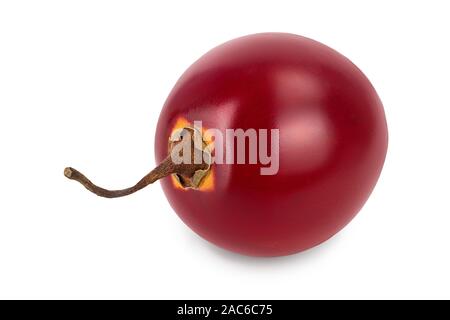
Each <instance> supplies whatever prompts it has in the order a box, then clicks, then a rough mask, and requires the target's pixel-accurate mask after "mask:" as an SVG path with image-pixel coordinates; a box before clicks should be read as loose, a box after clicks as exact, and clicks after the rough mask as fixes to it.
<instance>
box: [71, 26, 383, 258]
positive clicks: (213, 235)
mask: <svg viewBox="0 0 450 320" xmlns="http://www.w3.org/2000/svg"><path fill="white" fill-rule="evenodd" d="M196 120H201V121H202V124H203V126H204V127H205V128H206V129H207V128H217V129H220V130H221V131H223V132H224V131H225V130H226V129H237V128H242V129H244V130H247V129H279V171H278V173H277V174H274V175H261V172H260V168H261V166H262V165H255V164H248V162H247V163H246V164H212V166H211V168H210V169H209V171H208V174H207V176H206V177H205V178H203V180H201V182H200V185H199V186H198V187H197V188H194V189H192V188H183V187H182V184H180V182H179V181H178V180H177V179H175V177H176V176H175V175H172V178H171V179H164V180H162V181H161V183H162V186H163V189H164V192H165V194H166V196H167V198H168V200H169V202H170V204H171V205H172V207H173V209H174V210H175V211H176V212H177V214H178V215H179V216H180V217H181V219H182V220H183V221H184V222H185V223H186V224H187V225H188V226H189V227H190V228H192V229H193V230H194V231H195V232H196V233H198V234H199V235H200V236H202V237H203V238H205V239H206V240H208V241H210V242H212V243H214V244H216V245H218V246H220V247H223V248H226V249H229V250H232V251H235V252H239V253H243V254H247V255H256V256H280V255H288V254H292V253H295V252H299V251H302V250H305V249H308V248H311V247H313V246H315V245H317V244H319V243H321V242H323V241H325V240H327V239H328V238H330V237H331V236H333V235H334V234H336V232H338V231H339V230H340V229H342V228H343V227H344V226H345V225H346V224H347V223H349V222H350V220H351V219H352V218H353V217H354V216H355V215H356V213H357V212H358V211H359V210H360V208H361V207H362V206H363V204H364V203H365V201H366V200H367V198H368V197H369V195H370V193H371V192H372V189H373V188H374V186H375V184H376V181H377V179H378V177H379V175H380V172H381V169H382V166H383V162H384V159H385V155H386V150H387V140H388V139H387V127H386V121H385V116H384V111H383V106H382V104H381V101H380V99H379V98H378V96H377V93H376V92H375V90H374V88H373V87H372V85H371V84H370V82H369V81H368V80H367V78H366V77H365V76H364V74H363V73H362V72H361V71H360V70H359V69H358V68H357V67H356V66H355V65H353V64H352V63H351V62H350V61H349V60H348V59H346V58H345V57H344V56H342V55H341V54H339V53H338V52H336V51H334V50H332V49H330V48H328V47H327V46H325V45H323V44H320V43H318V42H316V41H313V40H310V39H307V38H303V37H300V36H297V35H292V34H281V33H268V34H256V35H251V36H246V37H242V38H239V39H235V40H232V41H229V42H227V43H225V44H223V45H220V46H218V47H217V48H214V49H213V50H211V51H210V52H208V53H207V54H205V55H204V56H203V57H201V58H200V59H199V60H198V61H196V62H195V63H194V64H193V65H192V66H191V67H190V68H189V69H188V70H187V71H186V72H185V73H184V74H183V76H182V77H181V78H180V80H179V81H178V82H177V84H176V85H175V87H174V89H173V90H172V92H171V93H170V95H169V97H168V99H167V101H166V103H165V105H164V108H163V110H162V112H161V115H160V118H159V122H158V127H157V131H156V147H155V151H156V160H157V161H158V163H159V162H161V161H167V160H164V159H166V157H167V156H168V154H170V150H169V147H168V140H169V137H170V136H171V134H172V133H173V132H174V130H175V129H176V128H179V127H189V126H190V125H192V123H193V122H194V121H196ZM204 139H205V140H207V138H204ZM228 151H229V150H228ZM247 151H249V150H248V145H247ZM202 169H204V168H202ZM70 170H74V169H70ZM160 171H161V170H160ZM166 171H167V172H169V171H170V170H166ZM174 172H178V171H176V170H175V169H173V170H171V171H170V173H174ZM76 173H77V174H79V173H78V172H76ZM170 173H168V174H170ZM71 174H72V175H73V171H71V172H70V173H69V174H67V172H66V175H67V176H68V177H71V178H73V179H75V180H79V181H80V182H82V183H83V184H85V185H87V182H86V181H82V179H83V178H85V177H84V176H82V175H81V174H79V175H81V177H80V176H76V177H73V176H71ZM183 174H185V172H184V171H183V173H182V174H181V179H182V181H181V182H182V183H183V182H184V183H185V184H188V185H189V184H190V180H189V178H187V180H189V181H187V182H186V179H185V178H183ZM189 174H190V173H189ZM166 175H167V174H166ZM186 175H187V174H185V176H186ZM162 176H164V175H163V174H160V175H159V176H158V177H157V178H160V177H162ZM179 176H180V175H179ZM189 177H191V175H190V176H189ZM157 178H154V177H153V179H151V181H147V182H148V183H151V182H153V181H155V180H156V179H157ZM89 183H90V182H89ZM148 183H147V184H148ZM144 184H145V183H144ZM87 187H88V188H89V186H88V185H87ZM90 187H91V188H90V190H91V189H92V186H90ZM141 187H142V185H141V186H137V187H136V186H135V188H134V189H133V190H131V188H130V189H129V190H128V191H131V192H132V191H135V190H137V189H140V188H141ZM102 190H103V189H102ZM91 191H94V192H96V191H95V190H91ZM97 191H98V190H97ZM128 191H127V192H125V193H122V194H119V196H120V195H124V194H127V193H131V192H128ZM96 193H97V194H100V195H103V196H114V195H111V194H106V195H105V194H101V192H96ZM116 196H117V195H116Z"/></svg>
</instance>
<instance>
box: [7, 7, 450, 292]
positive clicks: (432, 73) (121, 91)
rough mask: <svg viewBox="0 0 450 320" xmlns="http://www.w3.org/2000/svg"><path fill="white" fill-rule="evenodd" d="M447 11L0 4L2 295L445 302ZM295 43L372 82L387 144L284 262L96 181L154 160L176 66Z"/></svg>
mask: <svg viewBox="0 0 450 320" xmlns="http://www.w3.org/2000/svg"><path fill="white" fill-rule="evenodd" d="M449 10H450V8H449V7H448V2H447V1H420V2H414V1H376V2H370V3H369V2H367V1H366V2H363V1H329V2H325V1H292V2H287V1H286V2H283V1H268V2H265V1H220V2H219V1H109V0H108V1H2V2H1V4H0V148H1V149H0V298H44V299H45V298H63V299H64V298H88V299H89V298H138V299H141V298H193V299H194V298H212V299H214V298H255V299H258V298H293V299H301V298H450V274H449V270H450V248H449V245H450V205H449V201H448V198H449V191H450V187H449V178H450V170H449V163H450V154H449V143H448V138H449V137H450V125H449V117H450V111H449V110H450V104H449V102H450V97H449V92H450V87H449V84H450V78H449V74H450V59H449V57H450V44H449V43H450V42H449V38H450V37H449V30H450V19H449V12H450V11H449ZM265 31H282V32H291V33H297V34H301V35H304V36H307V37H311V38H313V39H316V40H318V41H321V42H323V43H325V44H327V45H329V46H331V47H332V48H335V49H336V50H338V51H340V52H341V53H343V54H344V55H346V56H347V57H348V58H350V59H351V60H352V61H353V62H354V63H355V64H356V65H358V66H359V67H360V68H361V69H362V70H363V71H364V72H365V74H366V75H367V76H368V77H369V79H370V80H371V81H372V83H373V85H374V86H375V88H376V89H377V91H378V93H379V95H380V97H381V99H382V101H383V103H384V105H385V109H386V115H387V120H388V124H389V130H390V132H389V133H390V145H389V151H388V156H387V159H386V164H385V168H384V171H383V173H382V176H381V178H380V180H379V183H378V185H377V187H376V189H375V191H374V193H373V194H372V196H371V198H370V200H369V201H368V202H367V204H366V205H365V207H364V208H363V209H362V211H361V212H360V213H359V215H358V216H357V217H356V218H355V219H354V220H353V221H352V222H351V223H350V225H348V226H347V227H346V228H345V229H344V230H343V231H342V232H340V233H339V234H338V235H337V236H335V237H334V238H333V239H331V240H330V241H328V242H326V243H325V244H323V245H321V246H319V247H317V248H315V249H313V250H309V251H307V252H305V253H302V254H297V255H294V256H289V257H284V258H275V259H258V258H248V257H243V256H239V255H235V254H233V253H228V252H225V251H223V250H221V249H218V248H216V247H214V246H212V245H210V244H208V243H206V242H205V241H204V240H202V239H200V238H199V237H197V236H196V235H195V234H194V233H193V232H192V231H190V230H189V229H188V228H187V227H186V226H185V225H184V224H183V223H182V222H181V220H180V219H179V218H178V217H177V215H176V214H175V213H174V212H173V211H172V209H171V208H170V206H169V204H168V202H167V201H166V199H165V197H164V195H163V193H162V190H161V188H160V186H159V185H158V184H156V185H154V186H151V187H149V188H147V189H145V190H144V191H141V192H139V193H136V194H134V195H132V196H130V197H127V198H122V199H115V200H108V199H102V198H98V197H96V196H93V195H92V194H90V193H88V192H86V191H85V190H84V189H83V188H82V187H81V186H79V185H78V184H76V183H75V182H70V181H67V180H66V179H65V178H64V176H63V172H62V171H63V168H64V167H65V166H67V165H72V166H74V167H76V168H79V169H80V170H82V171H84V172H86V174H87V175H89V176H91V177H92V178H93V180H94V179H95V180H96V182H98V183H99V184H101V185H106V186H110V187H112V188H118V187H123V186H128V185H130V184H132V183H134V182H135V181H136V180H137V179H138V178H140V177H141V176H142V175H143V174H144V173H145V172H147V171H148V170H149V169H150V168H151V167H152V166H153V165H154V155H153V143H154V141H153V139H154V132H155V127H156V122H157V119H158V115H159V111H160V109H161V107H162V105H163V103H164V101H165V98H166V97H167V95H168V93H169V91H170V90H171V88H172V86H173V85H174V83H175V82H176V80H177V79H178V77H179V76H180V75H181V73H182V72H183V71H184V70H185V69H186V68H187V67H188V66H189V65H190V64H191V63H192V62H194V61H195V60H196V59H197V58H199V57H200V56H201V55H202V54H203V53H205V52H206V51H208V50H209V49H211V48H212V47H214V46H216V45H218V44H220V43H222V42H224V41H227V40H230V39H232V38H235V37H238V36H242V35H246V34H251V33H256V32H265Z"/></svg>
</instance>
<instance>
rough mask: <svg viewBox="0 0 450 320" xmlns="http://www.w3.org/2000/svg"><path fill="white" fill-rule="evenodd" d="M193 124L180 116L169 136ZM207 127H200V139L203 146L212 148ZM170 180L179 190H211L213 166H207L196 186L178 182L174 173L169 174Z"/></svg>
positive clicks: (212, 185)
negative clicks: (207, 168)
mask: <svg viewBox="0 0 450 320" xmlns="http://www.w3.org/2000/svg"><path fill="white" fill-rule="evenodd" d="M193 127H194V126H193V124H192V123H191V122H190V121H188V120H187V119H186V118H184V117H180V118H178V119H177V121H176V122H175V125H174V126H173V128H172V130H171V136H172V135H173V134H174V132H176V131H179V130H182V129H188V128H191V129H192V128H193ZM206 130H207V129H205V128H202V140H203V143H204V146H205V147H204V148H208V149H209V150H213V141H212V138H211V136H207V135H206V134H205V132H206ZM168 152H169V153H170V143H169V150H168ZM170 177H171V180H172V185H173V186H174V187H175V188H176V189H179V190H184V191H188V190H190V189H194V190H196V191H204V192H206V191H213V190H214V166H213V165H211V166H210V167H209V170H208V171H207V172H206V175H204V176H203V177H202V179H201V180H200V183H199V184H198V186H196V187H195V188H193V187H186V186H183V185H182V183H181V182H180V179H179V177H178V176H177V175H176V174H172V175H171V176H170Z"/></svg>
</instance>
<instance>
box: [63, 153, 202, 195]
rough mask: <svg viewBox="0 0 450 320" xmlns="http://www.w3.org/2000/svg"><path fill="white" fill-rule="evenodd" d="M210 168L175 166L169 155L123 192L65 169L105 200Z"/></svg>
mask: <svg viewBox="0 0 450 320" xmlns="http://www.w3.org/2000/svg"><path fill="white" fill-rule="evenodd" d="M207 167H208V165H207V164H206V163H202V164H183V163H181V164H175V163H173V161H172V158H171V156H170V155H169V156H168V157H167V158H166V159H164V160H163V161H162V162H161V163H160V164H159V165H158V166H157V167H156V168H155V169H153V170H152V171H150V172H149V173H148V174H147V175H146V176H144V177H143V178H142V179H141V180H140V181H139V182H138V183H136V184H135V185H134V186H132V187H130V188H126V189H122V190H108V189H104V188H101V187H99V186H97V185H95V184H94V183H92V182H91V180H89V179H88V178H86V176H85V175H84V174H82V173H81V172H79V171H78V170H76V169H74V168H71V167H67V168H65V169H64V175H65V176H66V177H67V178H69V179H71V180H75V181H78V182H79V183H81V184H82V185H83V186H84V187H85V188H86V189H88V190H89V191H90V192H92V193H95V194H96V195H98V196H100V197H104V198H118V197H123V196H127V195H130V194H132V193H135V192H136V191H139V190H141V189H143V188H145V187H146V186H148V185H149V184H152V183H153V182H155V181H157V180H159V179H162V178H164V177H167V176H168V175H171V174H179V175H184V176H188V177H189V176H192V175H193V174H194V173H195V171H197V170H204V169H206V168H207Z"/></svg>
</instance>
